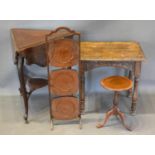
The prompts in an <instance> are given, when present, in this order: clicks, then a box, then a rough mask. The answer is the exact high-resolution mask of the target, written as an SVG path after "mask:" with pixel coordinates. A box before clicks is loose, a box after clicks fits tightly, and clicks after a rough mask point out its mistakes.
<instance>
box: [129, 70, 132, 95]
mask: <svg viewBox="0 0 155 155" xmlns="http://www.w3.org/2000/svg"><path fill="white" fill-rule="evenodd" d="M128 78H129V79H130V80H131V81H132V79H133V77H132V71H131V70H130V71H129V75H128ZM128 97H132V88H131V89H129V90H128Z"/></svg>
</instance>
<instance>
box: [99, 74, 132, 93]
mask: <svg viewBox="0 0 155 155" xmlns="http://www.w3.org/2000/svg"><path fill="white" fill-rule="evenodd" d="M100 83H101V86H103V87H104V88H106V89H108V90H113V91H123V90H129V89H130V88H132V85H133V84H132V81H131V80H129V79H128V78H127V77H124V76H110V77H107V78H104V79H102V80H101V82H100Z"/></svg>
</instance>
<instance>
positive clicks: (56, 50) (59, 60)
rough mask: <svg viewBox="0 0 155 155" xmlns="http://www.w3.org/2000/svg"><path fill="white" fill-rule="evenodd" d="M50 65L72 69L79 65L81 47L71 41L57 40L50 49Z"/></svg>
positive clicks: (50, 45)
mask: <svg viewBox="0 0 155 155" xmlns="http://www.w3.org/2000/svg"><path fill="white" fill-rule="evenodd" d="M48 54H49V63H50V65H51V66H55V67H71V66H73V65H76V64H77V63H78V58H79V45H78V43H77V42H75V41H74V40H71V39H60V40H55V41H53V42H52V43H51V44H49V47H48Z"/></svg>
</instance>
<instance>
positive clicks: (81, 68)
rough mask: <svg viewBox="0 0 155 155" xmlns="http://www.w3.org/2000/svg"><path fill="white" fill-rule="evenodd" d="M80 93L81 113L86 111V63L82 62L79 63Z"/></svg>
mask: <svg viewBox="0 0 155 155" xmlns="http://www.w3.org/2000/svg"><path fill="white" fill-rule="evenodd" d="M79 75H80V80H79V91H80V92H79V95H80V97H79V98H80V113H84V110H85V74H84V64H83V63H82V62H81V63H80V65H79Z"/></svg>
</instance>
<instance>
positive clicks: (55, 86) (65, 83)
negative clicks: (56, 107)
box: [49, 69, 79, 96]
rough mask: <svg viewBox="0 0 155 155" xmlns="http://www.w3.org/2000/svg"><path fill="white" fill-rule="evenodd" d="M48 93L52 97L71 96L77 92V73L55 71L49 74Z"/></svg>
mask: <svg viewBox="0 0 155 155" xmlns="http://www.w3.org/2000/svg"><path fill="white" fill-rule="evenodd" d="M49 83H50V91H51V93H52V94H54V95H58V96H61V95H72V94H75V93H76V92H77V91H78V83H79V80H78V73H77V71H76V70H69V69H63V70H56V71H52V72H50V76H49Z"/></svg>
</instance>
